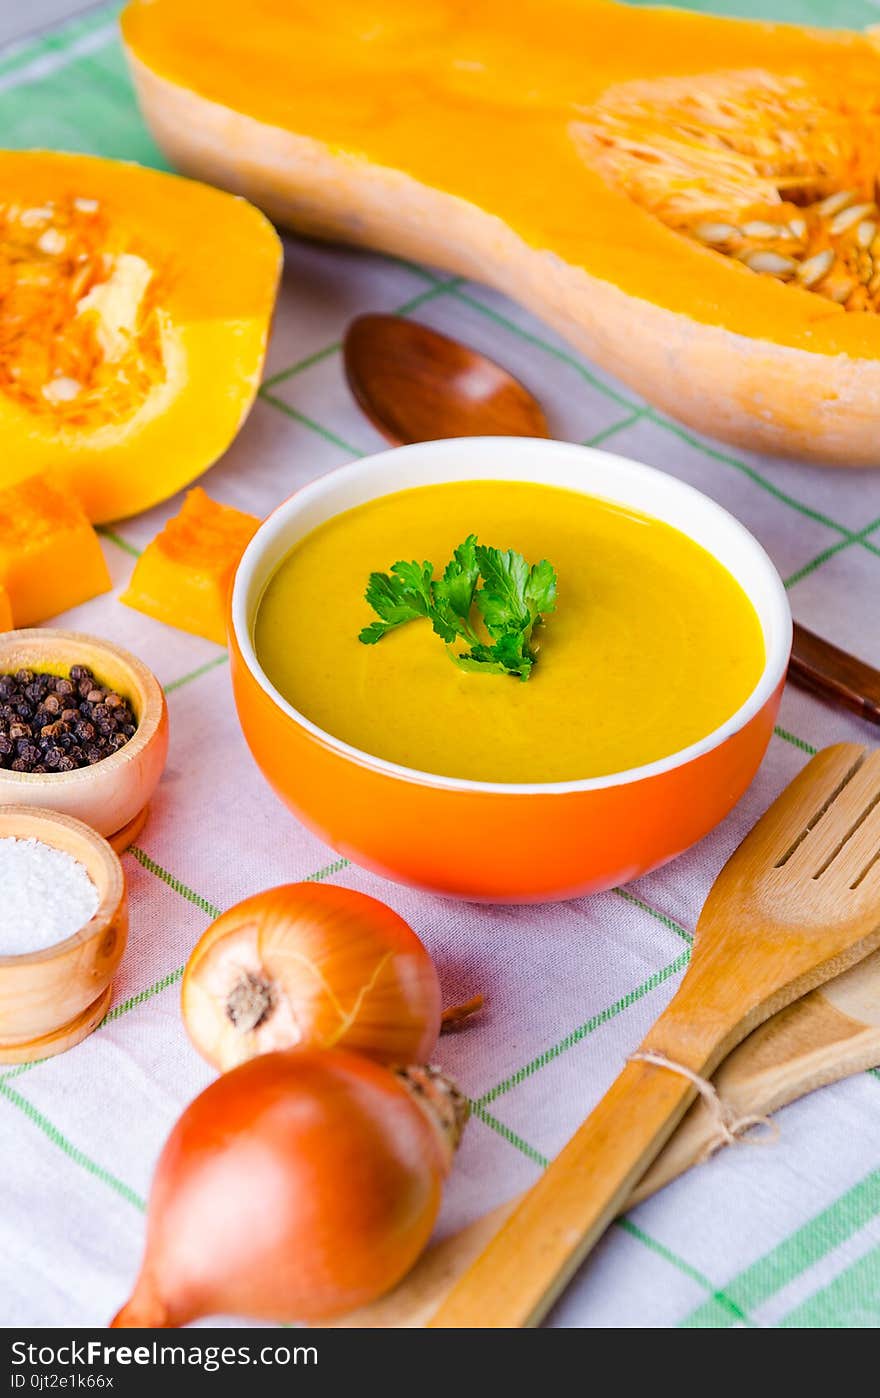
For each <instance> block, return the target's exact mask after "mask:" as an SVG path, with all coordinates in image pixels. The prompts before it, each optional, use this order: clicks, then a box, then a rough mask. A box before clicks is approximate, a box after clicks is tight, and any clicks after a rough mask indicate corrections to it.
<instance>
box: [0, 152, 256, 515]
mask: <svg viewBox="0 0 880 1398" xmlns="http://www.w3.org/2000/svg"><path fill="white" fill-rule="evenodd" d="M0 189H2V191H3V198H2V201H0V203H7V201H8V203H9V204H11V205H13V206H17V207H18V208H25V209H27V208H28V207H30V208H31V209H32V210H36V211H37V212H39V210H40V207H41V206H44V205H49V206H52V205H55V206H56V207H60V206H61V205H62V204H64V203H65V201H66V203H67V205H69V204H70V203H71V201H72V202H73V203H74V204H78V205H79V206H80V207H82V208H87V209H88V210H91V209H92V208H93V207H94V208H95V209H98V210H100V213H101V217H102V219H106V222H107V224H108V226H109V227H110V229H111V230H112V231H113V235H114V237H117V238H118V239H120V240H121V246H123V247H125V246H126V245H127V244H128V242H129V241H131V242H132V243H133V246H134V247H135V249H136V250H137V251H138V252H139V253H140V254H142V256H143V257H144V258H146V262H147V264H148V265H149V268H150V269H151V271H152V272H154V274H155V277H156V282H157V290H156V304H157V307H158V311H157V316H158V317H160V325H161V329H160V335H161V350H160V353H161V365H160V367H159V369H158V370H157V378H156V382H155V383H154V384H153V385H152V387H150V388H149V389H148V390H147V391H146V392H145V396H143V398H142V400H138V401H136V402H135V403H134V406H133V410H131V411H122V412H121V413H120V415H119V416H118V418H117V420H111V421H107V420H104V419H103V418H102V410H101V407H100V403H101V401H102V399H101V394H100V393H96V394H95V395H94V398H95V406H94V407H93V408H92V409H91V410H90V411H88V412H85V411H84V412H83V414H82V415H81V416H82V420H81V421H78V420H72V419H71V418H70V417H69V416H68V417H67V418H66V419H65V420H61V418H60V417H59V413H58V412H56V411H53V410H50V409H49V408H48V407H46V406H45V405H42V404H41V405H38V407H39V411H35V410H34V409H33V407H32V406H31V405H28V404H27V403H22V402H21V401H19V400H18V399H16V397H15V396H14V395H12V394H11V393H10V392H9V391H8V384H4V383H2V382H0V437H2V440H3V444H4V449H3V452H2V454H0V487H4V486H10V485H13V484H15V483H16V482H17V481H19V480H20V479H22V478H24V477H26V476H30V475H33V474H34V473H36V472H44V473H48V474H50V475H51V477H52V478H53V479H55V480H56V481H57V482H58V484H59V485H61V486H63V487H64V488H67V489H69V490H70V491H71V492H72V493H74V494H75V495H76V496H77V497H78V499H79V501H80V503H81V504H82V506H83V508H84V509H85V511H86V514H87V515H88V516H89V518H90V519H91V520H92V521H93V522H94V523H98V522H103V521H107V520H113V519H119V518H122V517H124V516H126V515H131V514H135V513H138V512H139V511H141V510H144V509H147V508H148V507H149V506H151V505H154V504H156V503H157V502H158V501H160V500H164V499H166V498H167V497H168V496H169V495H173V494H174V493H175V492H176V491H177V490H179V489H180V488H181V487H182V486H184V485H186V484H188V483H189V482H190V481H191V480H193V479H194V478H195V477H196V476H197V475H199V474H200V473H201V472H202V471H204V470H205V469H206V468H207V467H208V466H210V465H211V463H212V462H213V461H215V460H216V459H217V457H218V456H220V455H221V453H222V452H223V451H225V449H226V447H227V446H228V445H229V443H230V442H231V441H232V439H233V437H234V436H235V434H236V432H237V431H238V429H239V427H240V426H241V423H242V422H243V420H244V418H245V416H246V415H247V413H248V411H249V409H250V407H251V404H252V402H253V399H254V395H255V394H256V391H257V388H258V386H259V381H260V374H261V371H262V365H263V359H264V355H265V349H266V341H267V337H268V331H269V325H270V320H271V315H272V310H273V306H274V302H275V294H276V290H277V285H278V278H279V274H280V268H281V245H280V242H279V239H278V236H277V234H276V233H275V231H274V229H273V228H272V226H271V224H270V223H269V222H268V220H267V219H266V218H265V217H264V215H263V214H261V213H260V212H259V211H258V210H257V209H254V208H252V207H251V206H250V205H248V204H247V203H245V201H244V200H242V199H235V198H231V197H230V196H229V195H228V194H225V193H222V192H221V191H219V190H216V189H210V188H207V187H206V186H204V185H199V184H197V183H195V182H194V181H191V180H185V179H182V178H180V177H179V176H177V175H167V174H162V173H160V172H158V171H154V170H147V169H143V168H141V167H139V166H136V165H129V164H123V163H121V162H116V161H111V160H102V159H98V158H95V157H91V156H84V155H65V154H60V153H57V152H49V151H0ZM141 265H143V263H142V264H141ZM80 305H82V302H80ZM0 328H2V327H0ZM0 350H2V344H0Z"/></svg>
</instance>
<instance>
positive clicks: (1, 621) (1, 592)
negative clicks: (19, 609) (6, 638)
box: [0, 587, 15, 631]
mask: <svg viewBox="0 0 880 1398" xmlns="http://www.w3.org/2000/svg"><path fill="white" fill-rule="evenodd" d="M14 624H15V623H14V622H13V620H12V602H11V601H10V599H9V593H8V592H7V591H6V588H5V587H0V631H11V630H12V628H13V625H14Z"/></svg>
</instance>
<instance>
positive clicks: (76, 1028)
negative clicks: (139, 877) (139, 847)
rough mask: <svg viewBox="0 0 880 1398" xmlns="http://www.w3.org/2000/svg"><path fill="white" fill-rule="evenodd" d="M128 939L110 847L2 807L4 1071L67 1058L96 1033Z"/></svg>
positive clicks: (81, 829) (0, 1031) (119, 876)
mask: <svg viewBox="0 0 880 1398" xmlns="http://www.w3.org/2000/svg"><path fill="white" fill-rule="evenodd" d="M127 935H128V906H127V899H126V891H125V875H124V873H123V871H122V865H121V864H120V862H119V859H118V857H117V855H116V854H115V853H114V851H113V850H112V849H111V847H110V845H109V844H108V843H107V841H106V840H105V839H103V838H102V837H101V836H100V835H98V834H97V832H96V831H94V830H92V829H91V828H90V827H89V826H88V825H84V824H83V822H82V821H80V820H74V819H73V818H72V817H70V816H65V815H59V814H58V813H57V812H55V811H47V810H40V809H38V808H35V807H32V806H0V1063H24V1062H28V1061H29V1060H31V1059H36V1058H49V1057H51V1056H52V1055H53V1054H56V1053H63V1052H64V1050H65V1049H69V1048H72V1047H73V1045H74V1044H78V1043H79V1042H80V1040H82V1039H84V1038H85V1037H86V1036H87V1035H88V1034H91V1032H92V1030H93V1029H95V1028H97V1026H98V1025H99V1024H100V1023H101V1020H102V1019H103V1018H104V1015H105V1014H106V1012H107V1007H108V1005H109V1003H110V996H111V993H112V979H113V974H114V972H115V970H116V967H117V966H118V965H119V961H120V958H121V956H122V953H123V951H124V950H125V942H126V938H127Z"/></svg>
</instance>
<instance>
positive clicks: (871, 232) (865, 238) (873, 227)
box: [856, 218, 877, 248]
mask: <svg viewBox="0 0 880 1398" xmlns="http://www.w3.org/2000/svg"><path fill="white" fill-rule="evenodd" d="M876 235H877V224H876V223H875V222H874V220H873V219H872V218H870V219H866V220H865V222H864V223H860V224H859V226H858V228H857V229H856V242H857V243H858V245H859V247H860V248H869V247H870V246H871V244H872V243H873V241H874V238H875V237H876Z"/></svg>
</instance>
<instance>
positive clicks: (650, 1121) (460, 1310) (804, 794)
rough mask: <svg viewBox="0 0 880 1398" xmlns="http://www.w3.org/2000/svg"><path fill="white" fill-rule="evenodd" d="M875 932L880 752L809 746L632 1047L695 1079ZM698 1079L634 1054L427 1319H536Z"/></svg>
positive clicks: (721, 884)
mask: <svg viewBox="0 0 880 1398" xmlns="http://www.w3.org/2000/svg"><path fill="white" fill-rule="evenodd" d="M878 944H880V752H868V751H866V750H865V749H864V748H862V747H858V746H856V745H854V744H844V743H842V744H839V745H837V746H835V747H830V748H826V749H824V751H822V752H820V753H818V754H817V755H816V756H815V757H814V758H813V759H812V760H811V761H810V762H809V763H808V764H807V766H806V767H805V768H804V770H803V772H801V773H800V775H799V776H798V777H797V778H796V779H795V780H794V781H793V782H792V783H791V785H790V786H789V787H788V788H787V789H786V790H785V791H784V792H783V793H782V795H781V796H780V797H779V798H778V799H777V800H776V801H775V802H774V803H773V805H772V806H771V807H770V809H769V810H768V811H767V812H766V814H765V815H764V816H763V817H762V818H761V820H760V821H759V822H758V824H757V825H756V826H755V828H754V830H752V832H751V834H750V835H748V836H747V837H746V839H745V840H744V841H743V843H742V844H741V845H740V846H739V848H738V849H737V850H736V851H735V853H734V854H733V855H732V856H731V858H730V859H729V860H728V862H727V864H726V865H725V866H724V868H723V869H722V871H721V873H720V874H719V876H718V878H717V879H716V881H715V884H714V885H713V888H712V890H711V892H710V894H709V897H708V898H707V900H706V904H705V906H704V908H703V912H702V914H701V916H700V920H699V923H698V924H697V933H696V938H695V941H694V951H693V956H692V958H691V963H690V966H689V968H688V971H687V973H686V975H685V977H684V979H683V981H682V983H681V985H680V987H679V989H678V991H677V993H676V995H675V996H674V998H673V1000H672V1001H671V1003H670V1004H669V1006H668V1007H667V1009H666V1010H665V1011H664V1013H663V1014H662V1015H661V1016H660V1018H659V1019H658V1020H657V1022H656V1024H655V1025H654V1026H653V1028H652V1029H651V1030H650V1031H649V1033H648V1035H647V1036H646V1038H645V1040H644V1041H643V1043H642V1046H641V1049H640V1052H641V1053H651V1054H654V1055H659V1056H661V1057H662V1058H664V1059H666V1060H667V1061H668V1062H670V1063H675V1064H677V1065H679V1066H680V1067H681V1068H683V1069H685V1070H686V1071H689V1072H691V1073H696V1074H699V1075H700V1076H701V1077H707V1076H710V1075H711V1074H712V1073H713V1072H714V1070H715V1068H716V1067H717V1066H718V1064H719V1063H720V1062H721V1060H722V1059H723V1058H724V1057H725V1056H726V1055H727V1054H728V1053H729V1052H730V1050H731V1049H732V1048H733V1047H734V1046H735V1045H736V1044H737V1043H739V1042H740V1041H741V1040H742V1039H743V1038H745V1036H746V1035H747V1034H748V1033H749V1032H750V1031H751V1030H752V1029H754V1028H756V1027H757V1025H758V1024H760V1023H761V1022H762V1021H763V1020H765V1019H767V1018H769V1016H770V1015H771V1014H774V1013H776V1011H777V1010H780V1009H782V1008H783V1007H784V1006H785V1005H787V1004H789V1003H790V1002H791V1001H792V1000H795V999H796V998H797V997H798V996H800V995H804V994H806V993H807V991H809V990H812V989H813V988H814V987H815V986H817V985H820V984H822V983H823V982H825V981H827V980H829V979H830V978H831V977H832V976H833V975H837V974H839V973H840V972H842V971H844V970H846V969H847V967H848V966H851V965H853V964H855V963H856V962H857V961H859V960H861V959H862V958H863V957H865V956H867V954H868V953H869V952H870V951H873V950H874V949H875V948H876V947H877V946H878ZM695 1092H696V1089H695V1087H694V1085H693V1083H692V1082H691V1081H690V1080H689V1079H688V1078H687V1077H686V1076H684V1075H683V1074H682V1073H681V1072H678V1071H673V1070H672V1069H671V1068H669V1067H665V1066H660V1065H657V1064H656V1063H648V1062H645V1061H644V1060H642V1059H638V1058H636V1057H634V1058H633V1059H632V1060H631V1061H629V1062H628V1063H627V1064H626V1066H625V1067H624V1069H623V1072H622V1073H621V1074H620V1076H619V1077H618V1078H617V1080H616V1082H614V1083H613V1084H612V1086H611V1088H610V1089H609V1091H608V1092H607V1093H606V1094H605V1096H604V1097H603V1099H602V1101H601V1102H600V1103H599V1105H598V1106H597V1107H596V1109H595V1110H594V1111H593V1113H592V1115H591V1116H590V1117H589V1118H588V1119H587V1121H586V1122H585V1123H584V1124H583V1126H581V1127H580V1129H579V1130H578V1131H577V1133H576V1134H575V1136H574V1137H573V1138H572V1140H571V1141H569V1143H568V1145H567V1146H566V1147H565V1148H564V1150H563V1151H562V1152H561V1154H560V1155H559V1156H557V1158H556V1159H555V1160H554V1161H553V1162H552V1163H551V1164H550V1166H549V1167H548V1168H547V1170H546V1171H545V1173H544V1174H543V1175H542V1177H541V1179H540V1180H539V1181H538V1183H537V1184H536V1185H535V1186H534V1187H533V1188H532V1189H531V1190H529V1192H528V1194H526V1195H525V1197H524V1198H523V1200H522V1201H521V1202H520V1203H519V1204H518V1205H517V1206H516V1208H515V1209H514V1211H513V1213H512V1214H511V1216H510V1217H509V1219H508V1220H507V1222H506V1223H505V1224H504V1225H503V1226H502V1227H501V1229H500V1230H499V1232H498V1233H497V1234H496V1235H495V1237H494V1238H493V1239H492V1240H491V1241H490V1243H489V1245H488V1247H486V1249H485V1251H484V1252H483V1253H482V1254H481V1256H480V1257H479V1258H478V1259H477V1261H476V1262H475V1263H474V1264H473V1266H471V1267H470V1268H469V1269H468V1271H467V1272H466V1273H465V1274H464V1276H463V1277H462V1278H461V1279H460V1280H459V1282H458V1283H457V1285H456V1286H455V1287H453V1289H452V1291H451V1293H450V1294H449V1296H448V1297H447V1299H446V1300H445V1302H444V1303H443V1304H442V1305H441V1306H440V1308H439V1310H438V1311H437V1313H436V1315H435V1316H434V1317H433V1319H432V1321H431V1322H430V1324H431V1325H432V1326H435V1327H456V1328H460V1327H486V1326H490V1327H505V1326H525V1325H534V1324H537V1323H538V1322H539V1321H540V1320H541V1318H542V1317H543V1316H544V1315H545V1314H546V1312H547V1310H548V1309H549V1308H550V1306H551V1305H552V1304H553V1302H554V1301H555V1299H556V1298H557V1296H558V1295H559V1293H560V1292H561V1291H562V1289H563V1287H564V1286H565V1285H566V1283H567V1282H568V1281H569V1279H570V1278H571V1276H572V1275H573V1273H574V1272H575V1270H576V1269H577V1267H578V1266H579V1265H580V1263H581V1262H582V1261H583V1259H584V1257H586V1255H587V1253H588V1252H589V1251H590V1248H591V1247H592V1246H593V1245H594V1243H595V1242H596V1241H597V1239H598V1238H599V1237H601V1235H602V1233H603V1232H604V1231H605V1229H606V1227H607V1226H608V1224H609V1223H610V1222H611V1220H612V1218H613V1217H614V1215H615V1214H616V1213H617V1212H618V1210H619V1209H620V1207H621V1206H622V1205H623V1204H624V1203H625V1201H626V1200H627V1199H628V1198H629V1196H630V1194H631V1192H632V1190H633V1188H634V1186H635V1184H636V1183H637V1181H638V1180H639V1179H640V1178H641V1176H642V1175H644V1173H645V1172H646V1170H647V1169H648V1167H649V1166H650V1164H651V1163H652V1162H653V1160H654V1159H655V1158H656V1156H657V1155H658V1154H659V1152H660V1150H661V1149H662V1147H663V1145H664V1144H665V1142H666V1141H667V1140H668V1138H669V1137H670V1135H671V1134H672V1131H673V1130H674V1129H675V1126H676V1125H677V1123H678V1122H679V1121H680V1119H681V1117H682V1116H683V1114H684V1112H685V1110H686V1109H687V1107H688V1106H689V1105H690V1103H691V1102H692V1101H693V1098H694V1096H695Z"/></svg>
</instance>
